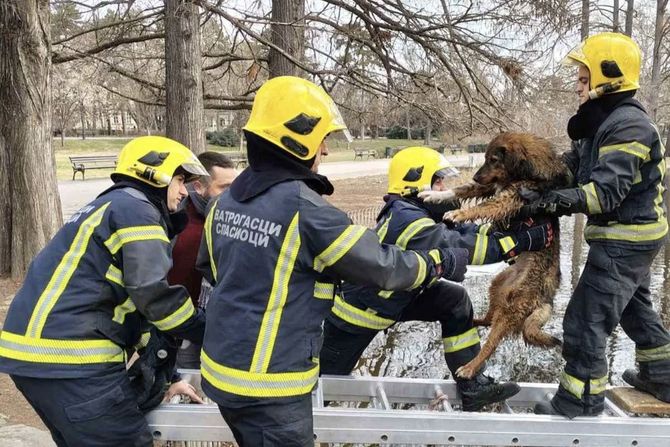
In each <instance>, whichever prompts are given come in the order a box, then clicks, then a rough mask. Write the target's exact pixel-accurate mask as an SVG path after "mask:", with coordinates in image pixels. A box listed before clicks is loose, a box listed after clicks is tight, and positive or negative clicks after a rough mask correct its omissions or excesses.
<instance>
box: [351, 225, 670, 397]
mask: <svg viewBox="0 0 670 447" xmlns="http://www.w3.org/2000/svg"><path fill="white" fill-rule="evenodd" d="M575 227H577V229H576V231H577V233H578V234H575ZM581 228H583V225H580V223H579V222H578V223H577V224H575V218H574V217H563V218H561V244H562V245H561V270H562V278H561V285H560V288H559V290H558V292H557V294H556V297H555V300H554V312H553V316H552V318H551V320H550V321H549V322H548V323H547V324H546V325H545V330H546V331H547V332H549V333H550V334H552V335H555V336H557V337H559V338H562V320H563V315H564V313H565V308H566V306H567V304H568V301H569V299H570V295H571V292H572V290H573V287H574V285H576V283H577V279H578V278H579V274H580V273H581V271H582V269H583V267H584V262H585V260H586V253H587V251H588V245H587V244H586V243H585V242H583V237H582V234H581ZM666 259H668V261H670V246H666V247H665V249H661V251H660V252H659V254H658V256H657V257H656V259H655V260H654V263H653V265H652V270H651V274H652V278H651V291H652V299H653V301H654V307H655V308H656V309H657V310H659V311H660V313H661V315H662V318H664V322H666V325H667V323H668V322H670V304H669V303H665V307H662V305H661V304H662V301H663V297H664V296H666V294H667V293H668V292H670V267H669V266H668V264H670V262H666ZM494 276H495V274H485V275H478V276H474V277H469V278H467V279H466V280H465V281H464V282H463V285H464V286H465V288H466V289H467V290H468V292H469V294H470V297H471V299H472V302H473V305H474V308H475V315H483V313H484V311H485V310H486V308H487V306H488V299H487V295H488V287H489V284H490V282H491V280H492V279H493V277H494ZM666 277H667V278H668V279H665V278H666ZM487 332H488V329H484V328H480V336H481V338H482V341H484V340H486V336H487ZM607 356H608V359H609V372H608V374H609V382H610V384H611V385H622V384H623V381H622V379H621V374H622V373H623V371H624V370H625V369H626V368H631V367H634V366H635V344H634V343H633V341H632V340H631V339H630V338H628V337H627V336H626V334H624V332H623V330H622V329H621V327H617V329H616V331H615V332H614V333H613V334H612V336H611V337H610V339H609V341H608V346H607ZM563 364H564V362H563V360H562V358H561V353H560V348H556V349H551V350H545V349H540V348H536V347H530V346H526V345H525V344H524V342H523V340H521V339H520V338H512V339H507V340H505V341H503V343H502V344H501V345H500V346H499V347H498V349H497V351H496V352H495V354H494V355H493V356H491V358H490V359H489V361H488V363H487V370H486V371H487V374H489V375H491V376H493V377H495V378H497V379H500V380H514V381H518V382H543V383H556V382H557V380H558V375H559V374H560V372H561V371H562V369H563ZM354 374H359V375H373V376H390V377H412V378H442V377H445V376H447V375H448V370H447V367H446V364H445V362H444V357H443V354H442V340H441V334H440V326H439V323H427V322H406V323H398V324H396V325H394V326H393V327H392V328H391V329H389V330H388V331H387V332H386V333H384V332H380V333H379V334H378V335H377V337H376V338H375V339H374V340H373V341H372V343H371V344H370V346H368V348H367V350H366V351H365V352H364V353H363V356H362V357H361V360H360V361H359V363H358V365H357V367H356V369H355V370H354Z"/></svg>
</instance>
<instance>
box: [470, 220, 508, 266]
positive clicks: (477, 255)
mask: <svg viewBox="0 0 670 447" xmlns="http://www.w3.org/2000/svg"><path fill="white" fill-rule="evenodd" d="M490 228H491V224H484V225H480V226H479V228H478V229H477V239H476V240H475V250H474V253H473V254H472V262H471V263H472V265H482V264H484V262H486V251H487V250H488V248H489V236H488V232H489V229H490ZM508 251H509V250H508Z"/></svg>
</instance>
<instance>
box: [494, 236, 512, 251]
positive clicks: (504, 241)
mask: <svg viewBox="0 0 670 447" xmlns="http://www.w3.org/2000/svg"><path fill="white" fill-rule="evenodd" d="M498 243H499V244H500V247H501V248H502V250H503V253H507V252H509V251H510V250H511V249H513V248H514V246H515V245H516V244H515V243H514V239H512V236H505V237H503V238H500V239H498Z"/></svg>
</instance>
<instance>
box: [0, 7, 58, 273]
mask: <svg viewBox="0 0 670 447" xmlns="http://www.w3.org/2000/svg"><path fill="white" fill-rule="evenodd" d="M50 45H51V43H50V35H49V1H48V0H37V1H31V2H26V1H22V0H4V1H2V2H0V54H2V58H0V189H1V190H2V191H3V193H2V194H0V210H2V212H0V273H11V275H12V277H14V278H19V277H21V276H22V275H23V273H24V272H25V270H26V268H27V267H28V264H29V263H30V261H31V260H32V258H33V257H34V256H35V255H36V254H37V252H38V251H39V250H40V249H41V248H42V247H44V245H45V244H46V242H47V241H48V240H49V239H50V238H51V236H53V234H54V233H55V232H56V230H57V229H58V228H59V227H60V225H61V221H62V215H61V207H60V198H59V196H58V189H57V186H56V185H57V184H56V172H55V166H56V163H55V159H54V154H53V150H52V147H51V102H50V91H49V87H50V86H49V72H50V69H51V62H50V59H49V51H50Z"/></svg>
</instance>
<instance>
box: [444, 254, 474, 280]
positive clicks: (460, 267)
mask: <svg viewBox="0 0 670 447" xmlns="http://www.w3.org/2000/svg"><path fill="white" fill-rule="evenodd" d="M440 255H441V257H442V265H441V268H442V271H441V272H440V273H441V276H442V278H444V279H448V280H449V281H455V282H463V280H464V279H465V272H466V271H467V270H468V261H469V259H470V252H469V251H468V250H466V249H465V248H447V249H440Z"/></svg>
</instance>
